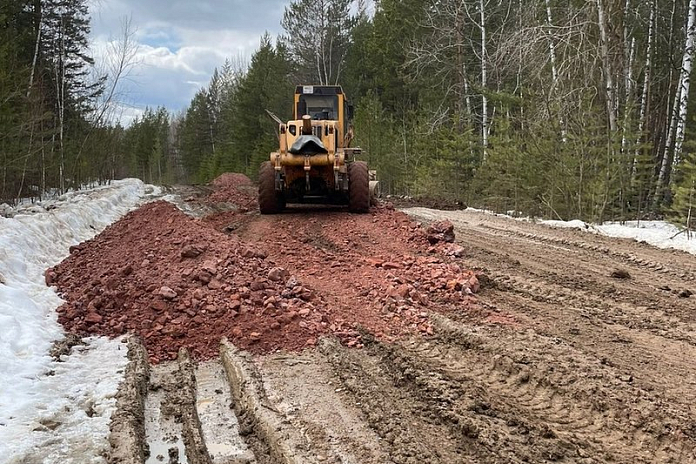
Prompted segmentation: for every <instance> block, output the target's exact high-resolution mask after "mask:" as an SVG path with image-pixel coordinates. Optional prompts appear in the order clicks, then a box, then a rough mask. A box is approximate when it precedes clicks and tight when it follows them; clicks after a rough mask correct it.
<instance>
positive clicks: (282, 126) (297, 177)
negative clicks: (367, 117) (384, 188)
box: [259, 85, 377, 214]
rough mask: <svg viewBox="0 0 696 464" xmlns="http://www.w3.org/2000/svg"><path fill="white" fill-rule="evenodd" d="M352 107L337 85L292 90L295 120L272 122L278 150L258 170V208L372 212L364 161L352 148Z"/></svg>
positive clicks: (264, 210)
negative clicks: (336, 208) (304, 207)
mask: <svg viewBox="0 0 696 464" xmlns="http://www.w3.org/2000/svg"><path fill="white" fill-rule="evenodd" d="M351 113H352V108H351V107H350V106H349V105H348V102H347V101H346V98H345V94H344V93H343V89H342V88H341V87H340V86H316V85H303V86H298V87H297V88H296V90H295V104H294V108H293V120H292V121H289V122H288V123H284V122H282V121H280V120H278V119H277V118H276V121H277V122H278V125H279V127H278V131H279V134H278V135H279V137H278V139H279V142H280V143H279V145H280V146H279V149H278V151H277V152H273V153H271V156H270V160H269V161H266V162H264V163H263V164H262V165H261V169H260V171H259V209H260V210H261V213H262V214H275V213H279V212H281V211H282V210H283V209H284V208H285V206H286V204H288V203H322V204H335V205H348V207H349V209H350V211H352V212H354V213H366V212H368V210H369V208H370V202H371V190H372V191H373V192H374V191H376V189H377V184H376V182H372V185H371V182H370V172H369V170H368V167H367V163H366V162H364V161H358V160H357V159H356V158H357V157H358V156H359V155H360V154H361V153H362V152H361V150H360V148H351V147H350V143H351V141H352V139H353V130H352V127H349V125H348V121H349V119H351V117H352V115H351Z"/></svg>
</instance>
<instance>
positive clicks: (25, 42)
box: [0, 0, 176, 204]
mask: <svg viewBox="0 0 696 464" xmlns="http://www.w3.org/2000/svg"><path fill="white" fill-rule="evenodd" d="M89 31H90V23H89V15H88V2H87V0H0V203H5V202H6V203H11V204H12V203H15V202H16V201H18V200H20V199H22V198H34V199H40V198H42V197H43V196H44V195H46V194H51V195H54V194H56V193H62V192H65V191H66V190H68V189H71V188H72V189H74V188H79V187H81V186H83V185H85V184H88V183H91V182H106V181H108V180H110V179H115V178H120V177H125V176H138V177H141V178H143V179H145V180H147V181H153V182H157V181H160V182H162V181H166V180H167V178H166V177H165V176H164V170H165V169H164V168H163V165H164V160H163V159H162V157H161V155H162V153H167V155H168V157H169V158H172V154H174V155H175V154H176V153H175V152H174V151H173V149H172V151H171V152H169V151H166V150H169V149H170V148H172V147H171V144H170V141H171V140H172V138H171V137H170V134H169V131H170V122H169V115H168V114H167V113H166V111H164V110H158V111H149V110H148V111H147V112H146V113H145V115H144V116H143V117H142V118H141V119H140V120H139V121H137V122H136V123H135V124H134V125H133V127H132V128H133V130H131V129H124V128H123V127H121V126H118V125H116V126H114V125H113V124H111V123H110V121H112V120H113V118H112V116H114V113H113V112H114V111H116V110H118V105H117V102H116V98H115V97H116V94H117V92H118V82H119V80H120V79H121V78H123V77H124V76H126V75H127V73H128V71H129V69H130V68H131V67H132V66H133V65H134V62H133V56H134V50H135V49H134V48H133V43H132V38H131V34H130V32H129V30H128V24H127V23H125V24H124V29H123V31H122V32H123V37H122V40H121V41H119V42H118V44H115V45H113V47H112V49H111V50H110V57H109V59H108V60H106V62H104V63H101V66H99V67H97V66H95V63H94V60H93V59H92V57H91V56H90V52H89V41H88V36H89ZM168 164H169V165H171V166H175V163H172V162H171V161H170V162H169V163H168ZM166 170H167V171H172V168H167V169H166ZM170 177H171V174H170Z"/></svg>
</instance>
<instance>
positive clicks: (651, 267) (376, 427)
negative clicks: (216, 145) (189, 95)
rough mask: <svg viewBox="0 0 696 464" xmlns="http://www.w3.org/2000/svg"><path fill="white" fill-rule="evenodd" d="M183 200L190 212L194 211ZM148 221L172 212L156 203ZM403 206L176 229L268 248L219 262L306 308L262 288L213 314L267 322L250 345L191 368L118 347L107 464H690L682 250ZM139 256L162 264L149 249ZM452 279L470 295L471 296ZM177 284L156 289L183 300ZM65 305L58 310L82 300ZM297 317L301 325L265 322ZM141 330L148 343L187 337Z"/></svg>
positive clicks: (694, 432)
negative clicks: (120, 360) (449, 228)
mask: <svg viewBox="0 0 696 464" xmlns="http://www.w3.org/2000/svg"><path fill="white" fill-rule="evenodd" d="M187 194H188V193H187ZM189 200H190V201H188V202H187V203H188V206H187V208H186V209H187V212H188V213H189V214H196V211H202V210H203V209H202V208H197V207H196V206H195V203H196V201H197V200H196V201H194V200H192V199H189ZM217 210H218V211H220V210H224V208H218V209H217ZM152 211H153V212H151V213H148V214H153V215H154V214H160V213H157V211H160V212H161V211H164V213H161V214H165V213H166V216H162V217H163V218H164V217H166V218H168V219H167V220H166V221H169V222H166V221H164V222H163V223H169V224H176V223H177V221H180V219H179V218H178V216H177V215H176V214H174V213H172V212H171V211H169V210H167V209H166V208H164V207H162V206H157V207H154V209H153V210H152ZM205 211H208V212H209V211H210V209H207V210H205ZM408 214H409V215H410V216H411V219H409V218H408V217H406V216H403V215H401V214H400V213H396V212H392V211H389V210H388V209H386V210H376V211H373V212H372V213H371V214H370V215H366V216H354V215H350V214H348V213H346V212H343V211H339V210H329V211H326V210H309V211H307V210H303V211H291V212H288V213H286V214H281V215H278V216H260V215H258V214H257V213H255V212H253V211H252V212H246V211H245V209H242V210H240V211H237V210H232V211H231V212H224V213H216V214H214V215H212V216H208V217H206V218H205V219H204V220H201V221H198V222H197V223H195V224H194V223H188V222H187V223H186V227H189V228H190V229H186V230H187V232H186V233H187V234H189V235H193V234H199V233H202V232H196V231H197V230H198V229H194V227H199V226H200V227H207V228H209V229H214V230H215V232H214V233H215V234H218V233H219V234H224V235H226V236H228V237H230V240H231V241H230V242H229V244H230V245H229V246H230V247H233V246H237V245H236V244H238V243H241V244H244V247H251V248H252V249H255V250H264V251H265V253H266V255H267V256H265V257H263V259H261V258H259V259H257V258H254V259H256V261H242V260H241V258H239V259H238V258H235V257H234V256H232V257H227V259H228V261H229V262H230V263H231V262H234V263H236V264H237V265H239V266H242V265H243V266H245V267H244V269H247V268H248V267H249V266H251V267H256V268H258V270H259V271H258V272H261V271H263V273H264V275H265V273H268V269H270V268H273V269H277V268H282V269H284V270H285V271H287V273H288V275H289V276H291V279H295V280H296V281H297V282H300V283H301V285H302V288H303V289H306V290H307V291H308V292H310V293H311V298H307V299H306V301H305V300H302V299H301V298H299V297H298V298H294V299H293V297H292V295H290V294H291V293H292V292H289V291H288V289H289V288H290V287H286V290H282V291H281V289H278V290H276V289H274V288H271V287H270V286H266V287H263V288H264V289H262V290H258V291H259V292H266V293H263V294H262V295H261V296H262V298H260V300H259V301H260V303H259V304H258V307H256V306H254V300H255V298H254V295H253V293H254V292H253V291H252V292H251V295H250V296H249V298H248V300H245V299H244V297H243V298H242V302H241V308H239V307H238V306H235V311H234V314H233V317H231V316H230V313H229V311H228V312H225V313H224V314H221V313H215V312H213V314H215V317H218V318H220V320H221V321H225V322H224V324H231V325H230V326H229V327H233V326H234V324H237V323H239V324H242V323H243V324H245V325H244V327H245V330H249V331H251V330H252V329H251V328H249V327H252V328H253V326H251V325H249V324H252V323H253V321H257V320H259V319H258V318H261V317H264V318H275V319H272V320H274V321H280V323H278V324H277V325H276V324H267V326H268V327H267V328H266V329H264V330H265V331H264V332H262V333H259V334H258V336H256V337H251V338H249V337H248V334H247V333H246V332H245V333H238V332H237V333H234V332H233V330H231V329H230V332H229V334H228V335H227V338H229V339H230V343H228V342H227V341H226V340H223V344H222V347H221V349H220V350H219V355H218V356H214V357H213V359H211V360H209V361H206V362H202V363H199V364H196V363H195V360H194V361H192V360H190V359H189V358H188V355H187V354H186V353H185V352H181V353H179V358H178V360H177V361H174V362H166V363H162V364H159V365H157V366H148V363H147V362H146V361H145V357H144V356H145V355H144V354H143V352H142V348H138V345H137V343H135V342H133V343H132V347H131V349H132V351H133V354H132V356H131V357H132V359H133V360H132V362H131V367H130V368H129V369H130V370H129V378H130V379H131V382H130V385H131V387H132V388H130V389H123V393H122V397H121V400H120V401H121V403H119V404H120V408H119V411H120V415H118V414H117V420H116V422H115V424H114V426H113V427H112V430H113V431H114V434H113V436H112V443H113V444H114V453H113V455H112V456H111V461H112V462H141V459H144V456H145V455H146V454H147V451H146V450H147V449H148V448H149V449H150V461H148V462H163V461H165V460H168V461H167V462H170V463H175V462H202V463H223V462H258V463H315V462H316V463H323V462H331V463H368V464H369V463H380V464H381V463H421V462H427V463H469V462H471V463H517V462H577V463H602V462H618V463H655V462H664V463H682V462H684V463H686V462H696V411H693V406H692V405H693V404H694V400H695V396H696V388H695V385H696V368H694V359H696V356H695V355H696V348H695V346H696V333H695V332H694V329H695V328H696V323H695V322H696V321H695V320H694V318H695V316H694V313H695V311H696V297H694V296H689V295H690V292H691V291H696V259H694V257H693V256H692V255H688V254H685V253H681V252H676V251H668V250H659V249H656V248H653V247H650V246H647V245H643V244H639V243H636V242H633V241H626V240H618V239H611V238H607V237H603V236H599V235H595V234H590V233H584V232H581V231H574V230H565V229H551V228H549V227H546V226H541V225H535V224H532V223H526V222H519V221H514V220H510V219H506V218H498V217H495V216H491V215H486V214H481V213H475V212H468V211H451V212H443V211H435V210H428V209H421V208H414V209H410V210H408ZM153 217H154V216H153ZM135 218H136V219H137V216H135ZM136 219H133V220H136ZM442 219H449V220H450V221H452V223H453V224H454V226H455V233H456V237H457V244H459V245H460V246H461V247H462V248H463V249H462V250H460V252H459V253H457V254H461V253H463V256H460V257H456V256H447V255H446V252H445V251H443V249H441V248H439V249H433V248H429V245H428V244H427V243H424V242H423V241H422V234H420V232H419V231H420V230H422V228H421V227H416V224H415V223H414V222H413V221H414V220H417V221H420V222H423V223H424V224H427V223H428V222H431V221H436V220H438V221H439V220H442ZM138 224H141V226H139V227H137V228H136V227H130V228H125V229H123V230H121V232H118V231H119V230H120V229H115V230H116V231H117V232H118V233H131V232H128V231H132V230H133V229H135V230H136V231H137V230H140V229H142V228H143V227H145V226H144V225H142V222H139V223H138ZM200 230H203V229H200ZM114 233H116V232H114ZM206 233H207V232H206ZM211 234H212V232H211ZM165 235H166V234H165ZM165 235H162V236H157V237H153V240H155V239H156V240H158V241H162V240H165V238H164V237H165ZM222 236H223V235H220V237H222ZM215 237H217V236H216V235H210V239H211V240H213V239H215ZM106 238H107V240H106V241H105V242H104V243H102V244H101V245H99V246H108V245H109V243H111V242H112V241H113V239H112V238H110V236H108V235H107V236H106ZM177 240H178V242H177V243H178V245H177V246H179V245H181V246H183V245H184V244H185V238H182V239H177ZM97 243H98V242H97ZM134 243H135V242H134ZM225 243H227V242H225ZM90 246H92V247H96V246H97V245H95V244H92V245H90V244H86V245H85V247H84V248H83V250H82V251H80V252H79V253H80V254H85V255H87V251H85V250H88V249H89V247H90ZM213 248H214V247H211V248H210V249H208V251H206V252H205V253H209V254H210V253H211V252H212V251H211V250H212V249H213ZM93 250H96V248H93ZM102 251H103V250H101V249H100V251H99V253H101V254H105V252H104V253H102ZM99 253H97V255H98V254H99ZM205 253H204V255H205ZM147 257H148V264H149V265H152V266H155V265H157V266H158V265H159V264H158V263H159V261H158V257H157V252H156V250H154V251H153V250H150V251H149V252H148V254H147ZM165 258H166V259H170V260H171V257H165ZM91 259H96V258H94V257H93V258H91ZM250 259H251V258H250ZM165 262H167V261H166V260H165ZM182 262H183V263H187V262H188V261H182ZM192 262H193V261H192ZM259 263H260V264H259ZM177 266H179V265H177ZM158 269H160V268H158ZM162 269H164V268H162ZM227 269H228V268H227V267H226V270H227ZM229 269H233V268H232V266H231V264H230V266H229ZM240 269H242V268H240ZM468 269H473V270H474V271H475V273H476V274H477V275H478V280H480V283H481V289H480V292H479V293H478V294H477V295H476V296H473V295H472V294H471V293H472V291H475V290H477V286H478V282H474V281H475V279H473V278H472V276H473V275H474V273H471V272H469V271H468ZM117 271H118V269H116V270H115V272H117ZM62 272H63V273H64V274H66V275H68V274H70V272H68V271H65V270H64V271H62ZM131 272H132V274H131V273H130V272H129V275H133V276H138V277H137V278H138V279H140V280H144V279H145V277H144V276H145V274H143V273H142V272H141V270H139V269H138V268H136V269H134V270H133V271H131ZM163 272H164V271H160V272H159V273H157V275H159V274H162V273H163ZM177 272H179V271H177ZM181 272H184V273H185V274H186V275H187V276H188V275H194V274H195V272H194V274H191V273H189V271H188V270H187V269H184V270H183V271H181ZM230 272H231V271H230ZM239 272H241V271H239ZM244 272H251V271H248V270H245V271H244ZM254 272H256V270H254ZM187 273H188V274H187ZM106 274H108V273H106V272H105V275H106ZM235 275H237V274H235ZM59 277H60V275H59ZM218 277H220V276H218ZM166 278H167V279H169V280H168V281H172V279H173V277H172V276H171V275H167V277H166ZM224 278H226V277H225V275H223V276H221V277H220V279H222V280H224ZM235 279H239V276H238V275H237V277H229V281H223V282H222V285H221V286H220V287H218V286H217V285H216V286H215V287H214V288H213V289H212V290H211V289H210V288H208V287H205V286H204V285H202V284H201V283H200V282H198V281H196V283H195V285H196V286H197V287H196V290H198V291H199V292H200V291H202V290H201V289H203V290H205V291H206V292H207V291H209V290H210V291H212V292H218V293H221V292H225V291H226V292H228V293H229V294H232V295H236V294H237V293H235V292H237V289H236V287H235V285H237V284H239V285H246V284H247V282H245V281H239V282H237V280H235ZM249 279H251V277H249ZM469 279H472V280H469ZM213 280H215V278H213ZM288 280H290V279H288ZM182 282H183V283H179V282H178V281H177V282H175V283H176V285H174V284H171V285H172V288H174V289H175V290H176V292H174V293H178V294H179V295H182V294H186V292H187V291H189V290H188V289H187V288H180V287H183V286H185V285H188V284H187V283H186V282H188V281H186V282H184V281H182ZM295 283H296V282H294V283H293V285H294V284H295ZM474 283H476V285H474ZM114 285H121V284H120V283H116V284H114ZM124 285H125V284H124ZM128 285H136V284H134V283H133V282H129V283H128ZM138 285H141V286H142V287H143V288H144V287H148V286H149V287H152V288H159V287H158V285H159V284H158V283H157V282H155V283H154V284H153V283H152V282H151V281H150V280H147V281H145V282H140V283H138ZM177 285H179V287H177ZM73 287H74V286H73ZM136 287H137V285H136ZM227 287H229V288H227ZM281 287H282V286H281ZM129 288H130V287H129ZM226 288H227V290H225V289H226ZM177 289H178V290H177ZM116 290H117V289H116ZM116 290H114V291H116ZM191 291H193V290H191ZM71 292H76V289H75V288H72V290H71ZM269 292H270V293H269ZM141 293H144V294H148V292H143V291H141ZM150 293H151V292H150ZM215 295H217V293H215ZM269 295H270V296H269ZM282 295H286V296H287V295H290V296H287V298H286V297H283V296H282ZM83 296H84V295H83V294H81V293H75V295H74V296H73V299H74V301H75V302H79V301H82V302H83V303H84V304H87V300H84V298H83ZM145 296H147V295H145ZM208 297H210V295H208ZM81 298H82V299H81ZM143 298H144V297H143ZM176 298H178V297H176ZM176 298H174V300H173V301H174V302H176V301H177V300H176ZM201 298H202V299H203V300H205V298H206V296H205V295H204V296H203V297H201ZM210 298H212V297H210ZM215 298H217V296H215ZM225 298H227V297H225ZM269 298H273V299H272V300H269ZM147 301H148V304H149V302H150V300H147ZM208 301H212V302H213V304H212V305H213V306H214V305H219V304H221V303H220V302H222V301H227V300H226V299H222V298H221V299H220V300H217V299H209V300H208ZM235 301H236V300H235ZM246 301H248V303H246ZM269 302H270V303H269ZM194 303H195V300H194ZM76 304H77V303H76ZM293 304H302V305H303V306H302V308H303V309H304V310H305V312H304V313H303V314H302V315H298V316H297V317H296V318H286V319H282V318H283V314H286V313H287V312H288V311H290V310H291V307H292V305H293ZM181 305H182V306H181V307H182V308H184V307H185V305H184V304H183V303H181ZM245 305H248V309H247V310H246V312H245V309H244V308H245ZM283 305H285V306H283ZM136 306H137V305H136ZM209 306H210V305H209ZM163 308H165V309H161V308H160V309H158V311H164V312H165V314H167V311H175V310H176V308H177V306H175V304H174V303H172V304H171V308H169V309H166V307H164V306H163ZM289 308H290V309H289ZM186 309H187V310H189V309H191V308H190V307H186ZM73 310H74V311H76V312H77V313H78V314H79V308H77V309H75V308H68V310H67V314H69V313H70V311H73ZM193 310H195V304H194V306H193ZM283 311H285V313H284V312H283ZM237 313H239V315H238V314H237ZM100 314H102V316H103V318H104V322H103V323H101V322H100V323H101V324H102V325H103V327H110V326H109V325H108V323H107V322H108V317H109V316H108V314H106V313H104V312H103V311H101V310H100ZM120 317H122V316H120ZM143 317H144V316H143ZM254 318H257V319H254ZM279 318H280V319H279ZM161 320H162V321H163V325H165V326H166V325H167V322H168V321H171V320H176V319H172V318H171V317H169V316H167V317H164V316H162V319H161ZM76 321H77V323H76V325H75V326H76V327H82V328H84V327H88V328H92V329H94V330H97V329H98V328H99V327H102V326H100V325H98V324H96V323H95V325H87V326H85V325H84V324H82V323H81V322H80V321H81V319H79V317H78V318H77V319H76ZM235 321H237V322H235ZM239 321H241V322H239ZM177 324H180V322H179V323H177ZM224 324H223V323H222V322H221V323H220V325H221V326H224V327H227V326H225V325H224ZM264 327H265V326H264ZM192 330H193V329H192ZM195 330H199V329H195ZM225 330H227V329H225ZM97 331H98V330H97ZM164 332H165V333H166V329H165V330H164ZM223 332H224V331H223ZM147 333H148V334H150V335H151V337H150V338H149V339H146V341H147V340H150V341H147V343H153V344H155V345H154V346H157V347H158V348H157V349H159V350H160V351H158V352H162V353H168V352H169V351H167V350H164V349H163V348H162V346H163V345H162V343H164V342H166V343H168V344H169V345H166V346H168V347H171V346H176V343H179V344H181V345H182V346H184V345H185V344H186V343H185V341H186V338H185V337H184V338H183V339H182V338H171V339H169V338H167V336H166V335H165V336H164V338H162V340H163V342H162V343H160V344H157V343H159V342H158V341H157V340H159V339H158V337H159V335H157V334H154V335H153V334H152V333H153V331H152V330H149V329H148V332H147ZM206 333H208V334H210V335H206V337H207V338H206V339H205V343H206V345H205V346H206V347H208V349H206V350H203V351H200V353H203V354H208V355H210V354H211V353H214V351H213V350H211V349H209V347H210V346H212V344H213V343H217V341H218V339H215V340H213V339H212V338H211V337H212V335H213V333H212V332H210V331H208V332H206ZM221 333H222V332H215V333H214V335H215V336H217V337H218V338H219V336H220V334H221ZM222 334H223V335H224V333H222ZM298 334H299V335H298ZM293 337H294V338H293ZM298 337H300V338H298ZM213 338H214V337H213ZM298 340H299V341H300V342H301V343H299V344H298V343H297V341H298ZM305 340H306V341H305ZM172 344H174V345H172ZM235 345H237V346H235ZM238 346H242V347H244V348H245V349H248V350H251V351H252V352H254V353H256V354H253V355H252V354H249V353H247V352H245V351H240V350H239V349H238ZM283 346H288V347H293V348H295V347H297V346H304V347H305V348H304V350H302V351H297V350H296V349H295V350H290V351H288V350H285V349H282V347H283ZM271 348H272V349H271ZM278 348H281V349H278ZM190 349H191V350H193V351H194V356H195V353H196V348H195V346H191V347H190ZM124 411H126V412H124ZM134 418H135V419H134ZM143 424H144V425H143ZM153 424H159V425H162V426H163V428H162V429H158V428H157V427H156V426H154V425H153ZM167 424H169V425H167ZM116 432H119V433H116ZM165 451H166V452H165ZM129 456H130V457H129ZM133 456H135V457H133Z"/></svg>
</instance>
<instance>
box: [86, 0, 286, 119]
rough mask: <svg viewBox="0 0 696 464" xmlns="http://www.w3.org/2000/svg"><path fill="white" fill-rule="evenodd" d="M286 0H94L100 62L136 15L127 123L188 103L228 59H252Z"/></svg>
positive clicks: (124, 89)
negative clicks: (148, 109) (158, 109)
mask: <svg viewBox="0 0 696 464" xmlns="http://www.w3.org/2000/svg"><path fill="white" fill-rule="evenodd" d="M288 3H289V1H288V0H90V15H91V18H92V23H91V25H92V32H91V39H92V45H91V49H92V55H93V57H94V58H95V61H96V66H97V67H98V68H102V67H104V66H106V64H107V63H108V62H109V59H110V57H112V56H113V47H114V45H115V44H117V43H119V38H120V37H121V36H122V35H123V24H124V22H125V21H127V20H128V19H130V24H131V29H132V31H133V39H134V43H136V44H137V51H136V52H135V56H134V61H133V63H134V65H133V67H132V69H131V70H130V72H129V74H128V76H127V78H126V79H122V80H121V85H120V87H119V92H118V96H117V100H118V101H119V114H120V118H121V123H122V124H123V125H126V126H127V125H129V124H130V123H131V121H132V120H133V119H134V118H135V117H136V116H138V115H140V114H142V112H143V110H144V109H145V107H147V106H149V107H157V106H164V107H166V108H167V109H169V110H170V111H174V112H177V111H181V110H184V109H185V108H186V107H187V106H188V104H189V102H190V101H191V98H192V97H193V95H194V94H195V92H196V91H197V90H198V89H199V88H201V87H202V86H205V85H206V84H207V83H208V82H209V80H210V76H211V75H212V73H213V70H214V69H215V68H216V67H220V66H221V65H222V64H223V63H224V61H225V59H227V58H229V59H231V60H233V61H234V62H240V61H242V62H247V61H248V60H249V59H250V58H251V55H252V54H253V52H254V51H255V50H256V49H257V48H258V46H259V43H260V39H261V36H262V35H263V34H264V32H269V33H270V34H271V35H272V36H274V37H275V36H277V35H278V34H280V33H281V32H282V28H281V26H280V21H281V19H282V17H283V11H284V8H285V5H286V4H288Z"/></svg>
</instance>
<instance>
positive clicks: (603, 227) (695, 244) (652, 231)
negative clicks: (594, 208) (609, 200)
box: [540, 220, 696, 254]
mask: <svg viewBox="0 0 696 464" xmlns="http://www.w3.org/2000/svg"><path fill="white" fill-rule="evenodd" d="M540 222H541V223H542V224H546V225H549V226H552V227H570V228H577V229H582V230H586V231H590V232H597V233H600V234H603V235H608V236H609V237H619V238H632V239H634V240H638V241H643V242H646V243H649V244H650V245H653V246H656V247H658V248H674V249H677V250H682V251H686V252H687V253H692V254H696V239H695V238H691V239H689V237H687V235H686V234H685V233H680V229H679V228H677V227H676V226H675V225H673V224H670V223H669V222H665V221H640V222H638V221H627V222H624V223H619V222H605V223H604V224H587V223H584V222H582V221H578V220H575V221H540Z"/></svg>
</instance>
